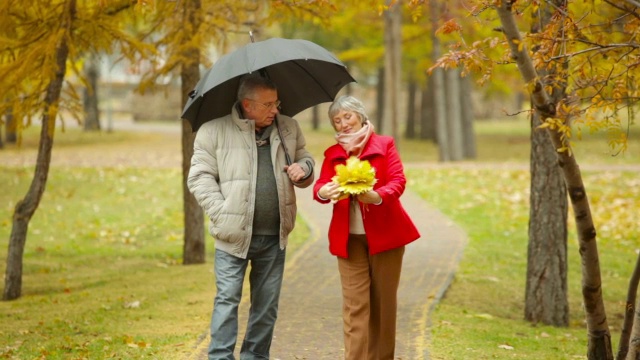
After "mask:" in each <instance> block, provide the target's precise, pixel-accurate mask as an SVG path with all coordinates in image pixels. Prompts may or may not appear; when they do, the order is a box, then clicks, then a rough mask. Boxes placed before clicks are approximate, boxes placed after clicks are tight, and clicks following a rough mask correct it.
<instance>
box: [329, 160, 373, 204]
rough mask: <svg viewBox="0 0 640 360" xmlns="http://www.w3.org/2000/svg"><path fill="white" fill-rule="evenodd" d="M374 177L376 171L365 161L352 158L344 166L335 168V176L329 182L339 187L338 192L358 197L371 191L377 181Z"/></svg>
mask: <svg viewBox="0 0 640 360" xmlns="http://www.w3.org/2000/svg"><path fill="white" fill-rule="evenodd" d="M375 176H376V170H375V169H374V168H373V167H371V164H370V163H369V162H368V161H367V160H360V159H358V158H357V157H355V156H352V157H350V158H349V159H347V162H346V164H344V165H343V164H340V165H337V166H336V175H335V176H334V177H333V178H332V179H331V180H333V182H335V183H337V184H338V185H340V187H339V190H340V191H342V192H343V193H345V194H349V195H358V194H363V193H366V192H367V191H369V190H372V189H373V185H374V184H375V183H376V181H377V180H376V178H375Z"/></svg>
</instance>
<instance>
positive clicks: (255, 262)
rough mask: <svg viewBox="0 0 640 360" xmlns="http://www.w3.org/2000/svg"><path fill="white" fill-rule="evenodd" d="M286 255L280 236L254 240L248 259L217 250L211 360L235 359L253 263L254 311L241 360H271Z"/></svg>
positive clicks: (242, 349) (260, 236)
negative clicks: (246, 282) (243, 299)
mask: <svg viewBox="0 0 640 360" xmlns="http://www.w3.org/2000/svg"><path fill="white" fill-rule="evenodd" d="M285 254H286V251H285V250H280V241H279V237H278V236H277V235H274V236H263V235H256V236H253V237H252V238H251V244H250V245H249V252H248V254H247V258H246V259H241V258H238V257H235V256H233V255H230V254H228V253H226V252H224V251H220V250H216V252H215V264H214V271H215V275H216V288H217V292H216V296H215V300H214V305H213V314H212V315H211V343H210V344H209V360H234V359H235V358H234V355H233V352H234V349H235V347H236V341H237V337H238V307H239V305H240V299H241V297H242V284H243V282H244V276H245V273H246V270H247V265H248V264H249V262H250V263H251V271H250V272H249V285H250V291H251V293H250V294H251V308H250V309H249V320H248V322H247V331H246V334H245V337H244V341H243V343H242V348H241V349H240V359H241V360H254V359H269V349H270V348H271V339H272V337H273V329H274V327H275V323H276V318H277V316H278V300H279V298H280V288H281V286H282V278H283V275H284V260H285Z"/></svg>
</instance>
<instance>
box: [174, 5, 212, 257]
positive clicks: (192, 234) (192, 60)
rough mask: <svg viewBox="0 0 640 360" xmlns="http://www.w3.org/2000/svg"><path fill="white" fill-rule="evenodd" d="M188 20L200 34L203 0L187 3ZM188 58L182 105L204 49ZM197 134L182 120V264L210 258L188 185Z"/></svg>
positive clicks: (182, 74)
mask: <svg viewBox="0 0 640 360" xmlns="http://www.w3.org/2000/svg"><path fill="white" fill-rule="evenodd" d="M183 4H184V16H185V18H184V23H185V26H186V27H187V28H188V27H191V28H190V29H185V31H187V30H189V31H190V33H191V34H195V33H197V29H198V27H199V26H200V18H199V17H198V15H197V14H198V12H199V11H200V7H201V5H200V0H191V1H185V2H184V3H183ZM184 58H185V59H189V60H188V61H186V62H185V63H184V64H183V66H182V69H181V72H180V80H181V84H182V85H181V86H182V88H181V90H182V107H183V108H184V106H185V105H186V103H187V100H188V99H189V93H190V92H191V90H193V89H194V88H195V87H196V84H197V83H198V79H199V78H200V50H199V49H198V48H197V47H190V48H188V49H187V50H185V57H184ZM194 140H195V133H194V132H193V130H192V129H191V124H190V123H189V122H188V121H187V120H184V119H183V120H182V200H183V203H184V247H183V254H182V263H183V264H185V265H187V264H202V263H204V262H205V261H206V258H205V255H206V252H205V234H204V213H203V211H202V207H200V205H199V204H198V202H197V201H196V199H195V197H194V196H193V195H192V194H191V192H190V191H189V188H188V187H187V178H188V176H189V169H190V167H191V157H192V156H193V141H194Z"/></svg>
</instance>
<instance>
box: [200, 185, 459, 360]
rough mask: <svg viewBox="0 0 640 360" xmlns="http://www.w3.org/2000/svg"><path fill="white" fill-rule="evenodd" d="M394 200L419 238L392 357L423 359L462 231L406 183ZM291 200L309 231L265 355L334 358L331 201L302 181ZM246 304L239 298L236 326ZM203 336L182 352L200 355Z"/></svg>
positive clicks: (337, 323)
mask: <svg viewBox="0 0 640 360" xmlns="http://www.w3.org/2000/svg"><path fill="white" fill-rule="evenodd" d="M401 200H402V203H403V205H404V206H405V208H406V210H407V212H408V213H409V214H410V215H411V217H412V218H413V220H414V222H415V223H416V225H417V226H418V228H419V230H420V233H421V234H422V238H420V239H419V240H417V241H414V242H413V243H411V244H410V245H408V246H407V250H406V252H405V257H404V263H403V270H402V278H401V282H400V289H399V294H398V296H399V309H398V335H397V346H396V359H403V360H428V359H429V349H428V344H429V326H430V320H429V315H430V313H431V311H432V309H433V307H434V305H435V304H436V303H437V301H438V300H439V299H440V298H441V297H442V295H443V294H444V292H445V291H446V289H447V287H448V286H449V284H450V282H451V280H452V278H453V275H454V273H455V270H456V268H457V264H458V260H459V259H460V256H461V254H462V251H463V249H464V246H465V244H466V241H467V239H466V235H465V234H464V232H463V231H462V230H461V229H460V228H459V227H458V226H456V225H455V224H453V223H452V222H451V221H450V220H449V219H448V218H446V217H445V216H444V215H443V214H441V213H440V212H439V211H437V210H436V209H434V208H432V207H430V206H429V205H427V204H426V203H425V202H424V201H422V200H421V199H420V198H419V197H418V196H417V195H416V194H414V193H412V192H411V191H409V190H407V191H406V192H405V194H404V195H403V197H402V198H401ZM298 202H299V205H298V206H299V213H300V215H301V216H302V217H303V218H304V219H305V220H306V221H307V223H308V224H309V225H310V226H311V236H312V238H311V239H310V240H309V241H308V243H307V244H306V245H305V246H304V247H303V248H301V249H299V251H297V253H296V254H295V256H294V257H292V258H289V259H288V262H287V267H286V269H285V279H284V284H283V288H282V295H281V300H280V311H279V317H278V323H277V325H276V330H275V334H274V341H273V345H272V348H271V355H272V359H274V360H298V359H307V360H323V359H326V360H339V359H342V358H343V343H342V317H341V314H342V310H341V293H340V278H339V276H338V267H337V261H336V259H335V257H333V256H332V255H330V254H329V250H328V241H327V238H326V230H327V229H328V224H329V219H330V217H331V206H330V205H322V204H319V203H317V202H315V201H313V200H312V196H311V189H310V188H308V189H304V190H298ZM247 305H248V304H247V302H246V299H245V300H243V304H242V305H241V309H240V326H241V331H242V328H243V325H245V324H246V313H247V311H248V306H247ZM239 339H242V334H240V336H239ZM208 342H209V335H208V334H206V335H205V336H203V338H202V340H201V342H200V343H199V344H198V347H197V348H196V350H195V351H194V353H193V354H192V355H191V357H190V358H189V359H191V360H204V359H206V348H207V345H208ZM240 343H241V340H239V342H238V344H240ZM238 348H239V345H238ZM236 353H237V351H236Z"/></svg>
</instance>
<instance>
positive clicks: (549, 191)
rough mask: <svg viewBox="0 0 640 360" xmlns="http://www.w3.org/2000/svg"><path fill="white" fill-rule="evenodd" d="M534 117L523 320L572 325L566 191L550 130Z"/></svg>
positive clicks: (538, 117) (537, 117) (532, 123)
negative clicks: (541, 127) (540, 127)
mask: <svg viewBox="0 0 640 360" xmlns="http://www.w3.org/2000/svg"><path fill="white" fill-rule="evenodd" d="M540 124H541V122H540V116H539V114H537V113H535V114H533V115H532V119H531V160H530V164H531V165H530V166H531V193H530V195H529V198H530V209H529V245H528V256H527V285H526V289H525V309H524V314H525V315H524V318H525V320H527V321H530V322H533V323H538V322H542V323H543V324H545V325H554V326H568V325H569V302H568V300H567V296H568V294H567V210H568V206H569V205H568V202H567V190H566V189H565V186H564V179H563V178H562V173H561V172H560V169H558V165H557V156H556V154H555V153H556V151H555V148H554V147H553V144H552V143H551V139H550V138H549V134H548V133H547V132H546V131H544V130H536V128H537V127H538V126H539V125H540Z"/></svg>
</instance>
